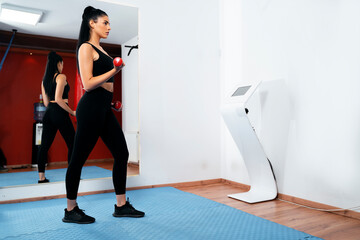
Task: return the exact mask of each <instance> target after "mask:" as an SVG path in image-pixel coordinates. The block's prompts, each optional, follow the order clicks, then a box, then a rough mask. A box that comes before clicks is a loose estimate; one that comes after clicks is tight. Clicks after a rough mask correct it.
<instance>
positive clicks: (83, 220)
mask: <svg viewBox="0 0 360 240" xmlns="http://www.w3.org/2000/svg"><path fill="white" fill-rule="evenodd" d="M83 211H84V210H81V209H79V207H78V206H76V207H74V209H73V210H71V211H68V210H67V209H66V208H65V216H64V218H63V219H62V221H63V222H68V223H80V224H87V223H93V222H95V218H93V217H90V216H88V215H86V214H85V213H84V212H83Z"/></svg>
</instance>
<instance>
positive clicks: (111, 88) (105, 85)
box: [101, 82, 114, 92]
mask: <svg viewBox="0 0 360 240" xmlns="http://www.w3.org/2000/svg"><path fill="white" fill-rule="evenodd" d="M101 87H102V88H104V89H105V90H107V91H109V92H114V83H111V82H109V83H108V82H106V83H103V84H102V85H101Z"/></svg>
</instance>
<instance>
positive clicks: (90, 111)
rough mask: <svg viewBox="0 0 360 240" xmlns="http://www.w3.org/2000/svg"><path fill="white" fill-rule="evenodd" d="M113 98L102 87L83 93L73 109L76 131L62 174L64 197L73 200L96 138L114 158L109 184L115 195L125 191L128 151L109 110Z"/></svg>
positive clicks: (119, 129)
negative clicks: (100, 140) (68, 161)
mask: <svg viewBox="0 0 360 240" xmlns="http://www.w3.org/2000/svg"><path fill="white" fill-rule="evenodd" d="M112 96H113V94H112V93H111V92H109V91H107V90H105V89H104V88H102V87H98V88H96V89H94V90H92V91H90V92H85V94H84V96H82V98H81V99H80V101H79V104H78V106H77V109H76V118H77V128H76V133H75V141H74V148H73V152H72V155H71V161H70V164H69V167H68V170H67V172H66V196H67V198H68V199H70V200H75V199H76V198H77V193H78V189H79V182H80V175H81V169H82V167H83V166H84V164H85V161H86V159H87V158H88V156H89V154H90V153H91V151H92V149H93V148H94V146H95V144H96V142H97V140H98V139H99V137H101V139H102V140H103V141H104V143H105V144H106V146H107V147H108V148H109V150H110V152H111V154H112V155H113V157H114V166H113V174H112V179H113V184H114V188H115V193H116V194H117V195H119V194H124V193H125V188H126V174H127V162H128V158H129V151H128V148H127V145H126V141H125V137H124V134H123V132H122V129H121V127H120V125H119V123H118V121H117V120H116V118H115V115H114V113H113V112H112V110H111V101H112Z"/></svg>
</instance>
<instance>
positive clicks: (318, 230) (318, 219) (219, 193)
mask: <svg viewBox="0 0 360 240" xmlns="http://www.w3.org/2000/svg"><path fill="white" fill-rule="evenodd" d="M176 188H177V189H179V190H182V191H185V192H190V193H194V194H196V195H199V196H202V197H205V198H208V199H211V200H213V201H216V202H220V203H223V204H226V205H228V206H231V207H233V208H237V209H239V210H242V211H244V212H247V213H250V214H253V215H256V216H258V217H262V218H265V219H267V220H270V221H273V222H276V223H279V224H282V225H285V226H288V227H291V228H294V229H296V230H299V231H302V232H306V233H308V234H311V235H313V236H316V237H320V238H323V239H326V240H359V239H360V220H357V219H352V218H349V217H343V216H339V215H336V214H333V213H328V212H321V211H317V210H311V209H307V208H304V207H299V206H296V205H293V204H291V203H286V202H282V201H280V200H273V201H268V202H263V203H255V204H249V203H245V202H242V201H238V200H235V199H231V198H229V197H227V195H228V194H232V193H239V192H243V190H241V189H240V188H238V187H235V186H232V185H230V184H227V183H215V184H208V185H199V186H185V187H176Z"/></svg>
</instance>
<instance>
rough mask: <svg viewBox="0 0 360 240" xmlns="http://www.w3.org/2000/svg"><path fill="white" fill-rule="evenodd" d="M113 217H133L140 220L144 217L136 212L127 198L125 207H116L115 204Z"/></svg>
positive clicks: (143, 214) (142, 213) (139, 212)
mask: <svg viewBox="0 0 360 240" xmlns="http://www.w3.org/2000/svg"><path fill="white" fill-rule="evenodd" d="M113 216H114V217H134V218H140V217H143V216H145V213H144V212H141V211H138V210H136V209H135V208H134V207H133V206H132V205H131V204H130V202H129V198H128V199H127V201H126V203H125V205H123V206H121V207H118V206H116V204H115V211H114V213H113Z"/></svg>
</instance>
